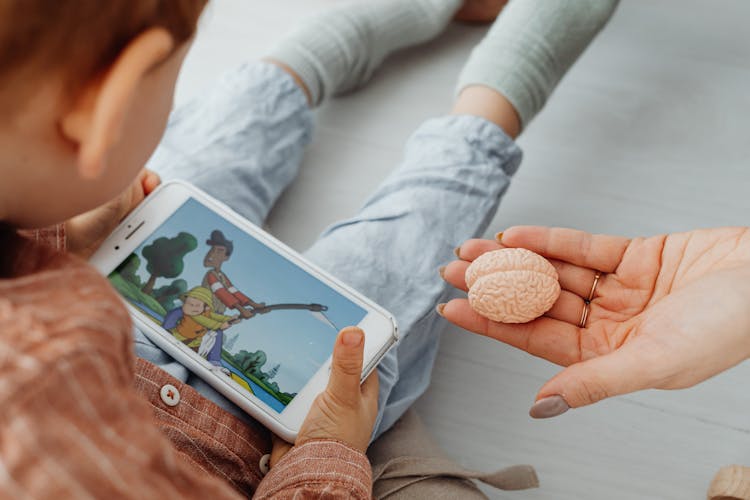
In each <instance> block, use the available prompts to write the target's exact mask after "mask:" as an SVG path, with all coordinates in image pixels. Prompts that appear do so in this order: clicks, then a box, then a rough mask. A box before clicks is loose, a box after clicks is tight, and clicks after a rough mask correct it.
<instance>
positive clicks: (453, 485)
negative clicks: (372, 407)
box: [367, 409, 539, 500]
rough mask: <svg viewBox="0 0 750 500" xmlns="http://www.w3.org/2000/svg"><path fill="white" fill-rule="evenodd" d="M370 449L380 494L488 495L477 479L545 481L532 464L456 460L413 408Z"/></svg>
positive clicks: (518, 485)
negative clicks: (475, 467)
mask: <svg viewBox="0 0 750 500" xmlns="http://www.w3.org/2000/svg"><path fill="white" fill-rule="evenodd" d="M367 454H368V457H369V458H370V463H371V464H372V478H373V481H374V483H373V497H374V498H376V499H385V498H387V499H388V500H399V499H408V498H429V499H430V500H441V499H454V498H461V499H462V500H463V499H466V500H472V499H486V498H487V497H486V496H485V495H484V494H483V493H482V492H481V491H480V490H479V488H477V487H476V485H475V484H474V483H473V482H472V481H471V480H472V479H478V480H479V481H482V482H483V483H485V484H488V485H491V486H494V487H495V488H498V489H501V490H522V489H528V488H536V487H538V486H539V480H538V479H537V475H536V472H535V471H534V468H533V467H531V466H529V465H518V466H514V467H508V468H507V469H503V470H500V471H497V472H493V473H482V472H477V471H472V470H469V469H465V468H463V467H461V466H460V465H458V464H456V463H455V462H453V461H452V460H450V459H448V458H447V457H446V456H445V454H444V453H443V451H442V450H441V449H440V448H439V447H438V445H437V444H436V443H435V442H434V441H433V440H432V438H431V437H430V436H429V434H428V433H427V430H426V429H425V427H424V424H422V422H421V420H420V419H419V417H418V416H417V414H416V412H415V411H414V410H413V409H412V410H409V411H408V412H406V414H405V415H404V416H403V417H401V419H400V420H399V421H398V422H396V424H395V425H394V426H393V427H392V428H391V429H390V430H389V431H388V432H386V433H385V434H383V435H382V436H381V437H380V438H379V439H378V440H377V441H375V442H374V443H373V444H372V445H371V446H370V449H369V450H368V452H367Z"/></svg>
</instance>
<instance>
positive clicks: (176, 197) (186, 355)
mask: <svg viewBox="0 0 750 500" xmlns="http://www.w3.org/2000/svg"><path fill="white" fill-rule="evenodd" d="M190 198H194V199H195V200H197V201H198V202H200V203H202V204H203V205H205V206H207V207H208V208H209V209H211V210H213V211H214V212H216V213H217V214H218V215H219V216H221V217H223V218H224V219H226V220H227V221H228V222H230V223H232V224H234V225H235V226H237V227H238V228H239V229H240V230H243V231H245V232H246V233H248V234H249V235H250V236H251V237H253V238H255V239H257V240H258V241H260V242H261V243H263V244H265V245H266V246H267V247H269V248H270V249H272V250H274V251H275V252H276V253H278V254H279V255H281V256H282V257H285V258H287V259H288V260H290V261H291V262H292V263H294V264H296V265H297V266H299V267H301V268H302V269H304V270H305V271H306V272H308V273H309V274H311V275H312V276H314V277H315V278H317V279H319V280H320V281H322V282H323V283H325V284H327V285H328V286H330V287H331V288H333V289H334V290H336V291H338V292H339V293H341V294H342V295H344V296H345V297H347V298H348V299H349V300H351V301H352V302H354V303H356V304H357V305H359V306H361V307H362V308H363V309H365V310H366V311H367V314H366V316H365V317H364V318H363V319H362V321H361V322H360V323H359V324H358V325H356V326H358V327H359V328H361V329H362V330H364V332H365V357H364V359H365V362H364V368H363V372H362V380H364V379H365V378H366V377H367V375H369V373H370V372H371V371H372V370H373V369H374V368H375V367H376V366H377V363H378V362H379V361H380V359H381V358H382V357H383V356H384V355H385V353H386V352H387V351H388V349H389V348H390V347H391V346H392V345H394V344H395V343H396V342H397V341H398V328H397V326H396V322H395V319H394V318H393V316H392V315H391V314H390V313H389V312H388V311H386V310H385V309H383V308H382V307H380V306H378V305H377V304H375V303H374V302H372V301H371V300H369V299H367V298H366V297H364V296H363V295H362V294H360V293H359V292H357V291H356V290H353V289H352V288H350V287H348V286H347V285H344V284H343V283H341V282H339V281H338V280H336V279H335V278H333V277H332V276H330V275H328V274H327V273H326V272H325V271H323V270H322V269H320V268H319V267H317V266H315V265H314V264H312V263H310V262H307V261H305V260H304V259H303V258H302V257H301V256H299V254H297V253H296V252H295V251H294V250H292V249H291V248H289V247H288V246H286V245H285V244H283V243H282V242H280V241H279V240H277V239H276V238H274V237H273V236H271V235H269V234H268V233H266V232H265V231H263V230H262V229H260V228H259V227H257V226H255V225H254V224H252V223H251V222H249V221H247V220H246V219H244V218H243V217H242V216H241V215H239V214H237V213H236V212H234V211H233V210H232V209H231V208H229V207H228V206H226V205H225V204H223V203H221V202H219V201H217V200H215V199H214V198H212V197H210V196H209V195H207V194H206V193H204V192H203V191H201V190H199V189H198V188H196V187H194V186H193V185H191V184H188V183H186V182H182V181H171V182H168V183H165V184H163V185H162V186H160V187H159V188H158V189H157V190H155V191H154V192H153V193H151V194H150V195H149V196H148V198H147V199H146V200H145V201H144V202H143V203H142V204H141V205H140V206H139V207H138V208H137V209H136V210H135V211H134V212H133V213H131V214H130V215H129V216H128V217H127V218H126V219H125V220H124V221H123V222H122V224H120V226H119V227H118V228H117V229H116V230H115V231H114V232H113V233H112V234H111V235H110V236H109V237H108V238H107V239H106V240H105V241H104V243H102V245H101V247H100V248H99V250H98V251H97V252H96V253H95V254H94V256H93V257H92V258H91V260H90V262H91V264H92V265H94V266H95V267H96V268H97V269H98V270H99V271H100V272H101V273H102V274H104V275H105V276H108V275H109V274H110V273H111V272H112V271H113V270H114V269H115V268H116V267H117V266H118V265H120V264H121V263H122V261H123V260H124V259H125V258H126V257H127V256H128V255H130V254H131V253H132V252H133V251H134V250H135V249H137V248H138V246H140V245H141V243H143V241H144V240H146V239H147V238H148V237H149V236H151V235H152V234H153V233H154V231H156V230H157V229H158V228H159V226H161V225H162V224H163V223H164V222H165V221H166V220H167V219H168V218H169V217H171V216H172V214H174V212H175V211H176V210H177V209H178V208H179V207H180V206H182V205H183V204H184V203H185V202H186V201H187V200H188V199H190ZM124 302H125V303H126V305H127V307H128V309H129V310H130V312H131V314H132V316H133V318H134V320H135V322H136V324H137V326H138V327H139V328H141V329H142V331H143V333H144V334H146V335H147V336H148V337H149V339H151V340H152V341H153V342H154V343H155V344H157V345H158V346H159V347H161V348H162V349H163V350H164V351H166V352H167V353H168V354H169V355H170V356H172V357H173V358H175V359H177V360H178V361H180V362H181V363H182V364H183V365H185V366H186V367H187V368H188V369H189V370H190V371H192V372H193V373H195V374H196V375H198V376H199V377H200V378H202V379H203V380H205V381H206V382H208V383H209V384H210V385H211V386H213V387H214V388H215V389H216V390H217V391H219V392H220V393H222V394H223V395H224V396H226V397H227V398H228V399H229V400H231V401H233V402H234V403H235V404H237V405H238V406H239V407H240V408H242V409H243V410H245V411H246V412H247V413H249V414H250V415H252V416H253V417H255V418H256V419H257V420H258V421H259V422H261V423H262V424H263V425H265V426H266V427H268V428H269V429H271V430H272V431H273V432H274V433H276V434H277V435H279V436H280V437H282V438H284V439H286V440H287V441H290V442H293V441H294V439H295V438H296V435H297V432H298V430H299V428H300V426H301V424H302V421H303V420H304V418H305V416H306V415H307V413H308V411H309V409H310V406H311V405H312V402H313V400H314V399H315V397H316V396H317V395H318V394H319V393H320V392H321V391H322V390H323V389H325V386H326V384H327V383H328V373H329V370H330V364H331V358H330V356H329V358H328V360H327V361H326V362H325V363H324V364H323V365H322V366H321V368H320V369H319V370H318V371H317V372H316V373H315V375H313V377H312V378H311V379H310V380H309V381H308V383H307V384H306V385H305V386H304V387H303V388H302V389H301V390H300V391H299V393H298V394H297V396H296V397H295V398H294V399H293V400H292V401H291V402H290V403H289V405H287V407H286V408H285V409H284V411H283V412H281V413H278V412H276V410H274V409H272V408H271V407H270V406H268V405H266V404H265V403H264V402H263V401H261V400H260V399H258V398H256V397H254V396H252V395H250V394H247V393H246V392H245V391H244V388H242V386H240V385H239V384H237V383H236V382H234V380H232V379H228V378H227V377H225V376H223V375H217V374H216V373H214V372H213V371H211V370H209V367H210V366H211V365H210V363H208V362H207V361H205V360H204V359H202V358H198V357H197V355H195V353H193V352H192V351H191V350H189V349H188V348H187V347H185V346H184V345H183V344H182V343H181V342H179V341H177V340H176V339H175V338H174V337H173V336H172V335H171V334H169V333H168V332H166V331H164V330H161V329H159V328H158V327H157V326H156V325H155V324H154V323H153V321H151V320H149V319H147V318H146V316H145V315H144V314H143V313H142V312H140V311H139V310H138V309H136V308H135V307H133V306H131V305H130V304H129V303H128V302H127V301H124ZM196 358H198V359H196Z"/></svg>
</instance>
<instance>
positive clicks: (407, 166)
mask: <svg viewBox="0 0 750 500" xmlns="http://www.w3.org/2000/svg"><path fill="white" fill-rule="evenodd" d="M464 3H466V4H469V3H473V2H471V1H467V2H462V1H461V0H409V1H394V0H389V1H382V2H369V1H368V2H364V3H362V4H357V5H352V6H351V7H346V8H344V9H343V10H339V11H336V12H334V13H331V14H328V15H325V16H322V17H321V18H318V19H315V20H313V21H311V22H310V23H308V24H307V26H306V27H304V28H302V29H301V30H299V31H298V32H296V33H295V34H294V35H293V36H292V37H290V38H288V39H287V41H286V42H285V43H283V44H282V45H281V46H280V47H279V48H278V49H277V50H275V51H274V52H273V53H272V55H271V57H270V58H269V61H268V62H265V63H259V64H253V65H245V66H243V67H241V68H239V69H238V70H236V71H234V72H232V73H230V74H229V75H227V76H226V77H225V78H224V79H223V80H222V81H221V82H220V84H219V85H218V86H217V87H216V88H215V89H214V90H213V91H211V92H209V93H208V94H207V95H205V96H203V97H201V98H200V99H197V100H195V101H193V102H190V103H188V104H187V105H186V106H184V107H182V108H181V109H178V110H176V111H175V112H174V113H173V114H172V116H171V118H170V121H169V125H168V129H167V133H166V135H165V137H164V138H163V140H162V142H161V144H160V146H159V148H158V149H157V150H156V152H155V154H154V155H153V157H152V158H151V161H150V166H151V167H152V168H154V169H155V170H157V171H158V172H159V174H160V175H162V176H163V177H164V178H176V177H181V178H187V179H189V180H191V181H193V182H194V183H196V184H197V185H199V186H201V187H202V188H204V189H206V190H207V191H209V192H212V193H213V194H215V195H219V196H220V197H221V198H222V199H223V200H224V201H226V202H227V203H228V204H230V205H232V206H233V208H234V209H235V210H237V211H239V212H241V213H242V214H244V215H245V216H246V217H248V218H249V219H250V220H252V221H254V222H256V223H258V222H261V221H262V219H263V218H264V217H265V216H266V214H267V213H268V211H269V210H270V208H271V206H272V205H273V203H274V201H275V199H276V198H277V197H278V195H279V194H280V193H281V192H282V191H283V189H284V187H285V186H286V185H287V184H288V183H289V182H290V181H291V179H292V178H293V177H294V175H295V173H296V170H297V167H298V165H299V162H300V159H301V156H302V151H303V147H304V145H305V144H306V143H307V142H308V140H309V137H310V134H311V128H312V113H311V110H310V106H311V105H313V106H314V105H317V104H319V103H320V102H322V101H323V100H324V99H325V98H326V97H328V96H331V95H334V94H337V93H339V92H342V91H347V90H350V89H353V88H356V87H357V86H359V85H362V84H363V83H365V82H366V81H367V79H368V78H369V77H370V75H372V73H373V71H374V70H375V69H376V68H377V66H378V65H379V64H380V62H381V61H382V60H383V59H384V58H385V57H386V56H387V55H388V54H389V53H390V52H392V51H394V50H396V49H399V48H401V47H405V46H408V45H411V44H415V43H418V42H422V41H426V40H428V39H430V38H432V37H434V36H436V35H437V34H438V33H440V32H441V31H442V30H443V28H444V27H445V26H446V25H447V23H448V22H449V21H450V19H451V18H452V16H453V15H454V14H455V12H456V11H457V10H458V9H459V8H460V7H462V4H464ZM477 3H484V2H477ZM498 3H499V4H502V3H503V2H498ZM551 4H554V5H551ZM613 5H614V1H603V0H566V1H559V2H547V1H546V0H514V1H513V2H511V4H510V6H509V8H508V11H507V12H506V14H503V16H501V17H500V19H499V20H498V22H497V24H496V26H495V28H493V30H492V31H491V32H490V33H489V35H488V37H487V38H486V39H485V41H484V42H482V44H480V46H479V47H478V48H477V50H476V51H475V52H474V54H473V55H472V58H471V60H470V62H469V64H468V65H467V69H466V71H465V72H464V73H463V75H462V78H461V82H462V84H461V88H462V91H461V93H460V95H459V98H458V100H457V102H456V105H455V107H454V115H452V116H448V117H444V118H440V119H437V120H432V121H429V122H427V123H426V124H425V125H424V126H423V127H421V128H420V130H418V131H417V133H416V134H415V135H414V136H413V137H412V138H411V139H410V141H409V143H408V144H407V147H406V154H405V158H404V161H403V163H402V164H401V165H400V166H399V167H398V168H397V169H396V170H395V171H394V172H393V174H392V175H391V177H390V178H389V179H387V180H386V181H385V183H384V184H383V185H382V186H381V187H380V188H379V189H378V190H377V191H376V192H375V194H374V195H373V196H372V198H371V199H370V200H369V201H368V202H367V203H366V205H365V207H364V208H363V210H362V211H361V212H360V213H359V214H358V215H357V216H355V217H354V218H352V219H350V220H347V221H344V222H342V223H340V224H337V225H335V226H333V227H331V228H329V229H328V230H327V231H326V232H325V233H324V234H323V236H322V237H321V239H320V240H319V241H318V242H317V243H316V244H315V245H314V246H313V247H312V248H311V249H310V250H309V251H308V252H307V257H308V258H310V259H311V260H313V261H315V262H318V263H319V264H320V265H322V266H323V267H325V268H327V269H328V270H329V271H331V272H332V273H333V274H334V275H337V276H339V277H340V278H342V279H344V280H346V281H347V282H348V283H349V284H350V285H352V286H354V287H355V288H358V289H359V290H361V291H362V292H364V293H365V294H367V295H369V296H370V297H372V298H373V299H375V300H376V301H378V302H380V303H381V304H382V305H383V306H385V307H386V308H388V309H390V310H391V311H392V312H393V313H394V314H395V315H396V317H397V319H398V321H399V324H400V327H401V331H402V335H403V341H402V342H401V344H400V346H399V347H398V349H397V350H393V351H391V352H390V353H389V354H388V356H387V357H386V358H385V359H384V360H383V362H382V363H381V365H380V366H379V369H378V372H377V375H374V376H371V377H370V378H368V379H367V380H366V381H365V382H364V383H363V384H362V385H361V386H360V384H359V376H360V373H361V367H362V348H363V332H361V331H360V330H358V329H355V328H347V329H344V330H343V331H342V332H341V333H340V335H339V338H338V339H337V341H336V344H335V346H334V352H333V365H332V372H331V377H330V382H329V385H328V388H327V389H326V390H325V391H324V392H323V393H322V394H321V395H320V396H319V397H318V398H317V399H316V401H315V403H314V405H313V407H312V409H311V411H310V413H309V415H308V417H307V419H306V421H305V423H304V424H303V426H302V429H301V430H300V433H299V437H298V439H297V441H296V443H295V445H294V447H292V448H291V450H289V449H288V448H287V447H284V446H283V445H278V446H276V447H275V448H274V456H273V458H272V460H271V461H272V462H274V465H273V468H272V469H271V470H270V472H269V471H268V466H267V465H268V458H269V457H268V454H267V452H268V451H269V450H270V448H271V444H270V436H269V434H268V431H267V430H265V429H263V428H262V427H261V426H260V425H258V424H257V422H255V421H253V420H252V419H250V418H249V417H248V416H247V415H245V414H244V413H242V412H241V411H239V410H238V409H237V408H236V407H234V406H233V405H231V404H230V403H229V402H228V401H226V400H225V399H223V398H221V397H220V396H219V395H218V394H217V393H215V392H214V391H213V390H212V389H211V388H210V387H208V386H207V385H206V384H205V383H202V381H201V380H199V379H196V378H194V377H191V376H189V374H188V372H187V370H186V369H185V368H184V367H182V366H181V365H179V364H178V363H176V362H175V361H174V360H172V359H170V358H169V357H168V356H166V355H165V354H164V353H163V352H162V351H161V350H159V349H158V348H157V347H156V346H154V345H153V344H151V343H150V342H149V341H148V340H147V339H146V338H145V337H143V336H142V335H140V334H139V333H138V332H136V350H137V354H138V356H139V358H138V359H135V360H134V359H133V357H132V350H131V343H130V342H131V336H130V335H131V332H130V323H129V319H128V315H127V312H126V310H125V309H124V308H123V306H122V303H121V301H120V300H119V298H118V297H117V295H116V294H115V292H114V291H113V290H112V289H111V288H109V286H108V285H107V283H106V280H104V279H103V278H102V277H100V276H98V275H97V273H96V272H95V271H94V270H93V269H92V268H90V267H89V266H87V265H86V264H85V263H84V262H83V261H81V260H78V259H76V258H75V257H73V256H71V255H70V254H64V253H56V252H53V251H52V250H50V249H47V248H45V247H43V246H40V245H39V244H37V243H36V242H34V241H32V240H30V239H28V238H21V237H20V236H19V234H18V233H17V232H16V231H15V228H40V227H44V226H49V225H53V224H59V223H60V222H62V221H64V220H65V219H68V218H71V217H73V218H72V219H71V220H70V221H69V222H68V223H67V224H66V225H65V228H64V230H63V229H62V228H60V227H59V226H58V228H57V229H55V230H54V231H52V232H49V231H48V232H47V233H46V234H47V235H48V236H51V237H52V238H51V239H52V242H53V243H55V244H56V245H57V246H58V247H59V246H61V244H62V243H64V242H66V241H67V243H68V244H69V247H70V249H71V250H74V251H77V252H79V253H82V254H86V253H90V252H91V251H93V250H94V249H95V248H96V247H97V245H98V243H99V241H101V239H102V238H103V237H105V236H106V234H107V233H108V232H109V230H111V228H112V227H113V226H114V225H115V224H116V223H117V220H118V219H119V218H120V217H121V216H122V215H124V214H125V213H127V211H128V210H130V209H131V208H132V207H134V206H135V205H136V204H137V203H138V202H139V201H140V199H142V198H143V196H144V195H146V194H148V192H150V191H151V190H152V189H153V188H154V187H155V185H157V184H158V182H159V180H158V177H156V176H155V175H154V174H150V173H148V172H146V173H139V171H141V169H142V166H143V164H144V162H145V161H146V160H147V159H148V158H149V156H151V153H152V151H153V149H154V147H155V146H156V145H157V143H158V141H159V138H160V136H161V134H162V131H163V129H164V125H165V123H166V118H167V114H168V112H169V108H170V103H171V97H172V93H173V88H174V82H175V79H176V77H177V73H178V70H179V68H180V65H181V63H182V60H183V58H184V56H185V54H186V52H187V50H188V47H189V40H190V38H191V36H192V33H193V31H194V27H195V21H196V19H197V17H198V15H199V13H200V11H201V9H202V7H203V1H202V0H169V1H166V0H164V1H158V0H128V1H127V2H125V1H121V0H111V1H108V2H99V1H95V0H77V1H75V0H58V1H56V2H48V1H46V0H2V1H0V54H1V55H0V78H1V79H2V86H3V87H2V88H3V93H2V95H0V108H2V114H0V116H2V117H3V119H2V122H1V123H0V172H1V173H2V174H3V178H4V179H5V181H4V182H3V183H2V185H0V221H3V225H2V226H3V227H2V229H1V230H0V243H2V245H0V248H2V256H1V258H0V276H2V278H3V279H2V280H0V320H2V321H3V332H2V335H0V412H2V421H3V425H2V426H0V457H2V459H1V460H0V464H2V465H0V472H1V473H0V492H2V495H3V496H9V497H24V496H30V497H45V498H69V497H85V496H90V497H96V498H108V497H133V498H152V497H153V498H156V497H159V498H164V497H179V498H205V497H211V498H237V497H238V495H239V493H243V494H245V495H251V494H254V495H256V496H257V497H259V498H267V497H284V498H291V497H297V496H301V497H307V496H319V495H324V494H325V495H328V496H330V497H338V498H366V497H369V496H370V494H371V479H372V478H371V470H370V467H369V463H368V461H367V458H366V456H365V455H364V451H365V449H366V448H367V447H368V445H369V443H370V440H371V438H373V437H377V436H380V435H381V434H382V433H383V432H384V431H386V430H387V429H388V428H389V427H391V426H392V425H393V423H394V422H396V420H398V419H399V417H400V416H401V415H402V414H403V413H404V411H406V409H407V408H408V407H409V406H410V405H411V404H412V403H413V402H414V401H415V399H416V398H417V397H419V395H421V394H422V392H423V391H424V390H425V388H426V387H427V385H428V382H429V376H430V371H431V367H432V364H433V362H434V358H435V354H436V352H437V338H438V337H437V336H436V334H435V331H436V330H437V329H438V328H439V326H440V324H439V318H438V316H437V314H435V312H434V310H433V309H434V304H436V303H438V302H440V301H444V300H445V298H446V297H447V295H448V293H450V292H449V291H448V289H447V286H445V285H444V284H443V283H441V282H440V280H439V279H437V277H436V276H434V273H435V268H436V267H437V266H438V265H439V264H440V263H443V262H445V261H447V260H448V258H449V256H450V253H451V249H452V247H453V246H454V243H455V242H460V241H464V240H465V239H467V238H469V237H471V236H475V235H478V234H481V233H482V232H483V231H484V230H485V228H486V225H487V223H488V221H489V220H490V218H491V217H492V215H493V213H494V211H495V209H496V207H497V204H498V202H499V199H500V197H501V195H502V194H503V193H504V192H505V190H506V189H507V186H508V183H509V180H510V176H511V175H512V174H513V173H514V172H515V170H516V169H517V167H518V164H519V162H520V158H521V153H520V150H519V149H518V147H517V146H516V145H515V143H514V142H513V140H512V138H513V137H515V135H517V133H518V132H519V131H520V129H521V126H522V125H526V124H527V123H528V121H529V120H530V119H531V118H532V117H533V115H534V114H535V113H536V112H537V111H538V110H539V109H540V108H541V106H542V105H543V104H544V101H545V99H546V97H547V95H548V94H549V92H551V90H552V88H554V85H555V84H556V82H557V81H558V80H559V78H560V77H561V76H562V75H563V74H564V72H565V71H566V70H567V68H568V67H569V66H570V64H572V62H573V61H574V60H575V58H576V57H577V56H578V54H579V53H580V52H581V51H582V50H583V48H585V46H586V44H587V43H588V41H589V40H590V39H591V38H592V37H593V36H594V35H595V33H596V32H597V31H598V29H599V28H600V27H601V26H602V25H603V24H604V22H605V21H606V19H607V18H608V16H609V15H610V13H611V11H612V7H613ZM511 42H512V43H511ZM134 178H135V181H133V179H134ZM128 184H130V187H129V188H127V189H126V186H128ZM217 186H221V191H220V192H217V191H216V187H217ZM123 190H125V192H124V194H121V195H120V193H122V191H123ZM113 199H114V201H108V200H113ZM102 204H105V205H103V206H102V208H99V209H96V210H93V211H91V212H86V211H87V210H91V209H92V208H93V207H96V206H99V205H102ZM79 214H83V215H79ZM467 215H468V217H467ZM66 231H67V239H66V238H65V236H66ZM44 235H45V233H40V232H36V233H34V236H35V237H36V238H37V240H40V239H42V237H43V236H44ZM404 269H410V270H411V272H410V274H409V276H406V275H404V273H403V270H404ZM378 382H379V383H380V386H379V387H380V389H379V390H378ZM378 403H379V404H378ZM264 454H265V455H264ZM390 473H391V474H392V476H391V479H393V478H394V477H395V478H396V479H398V477H399V476H398V474H399V473H400V474H402V476H401V477H409V478H411V477H419V476H423V475H425V474H424V473H420V472H418V471H417V472H415V471H410V470H407V471H404V470H403V468H402V469H399V468H395V469H394V470H393V471H390ZM266 474H267V475H266ZM264 475H265V477H264ZM433 475H434V474H433ZM459 482H460V483H461V484H462V485H463V486H459V488H465V486H466V483H465V482H462V481H459ZM411 483H414V480H413V479H409V480H408V481H407V484H405V485H401V486H399V488H400V491H402V492H406V493H405V494H407V495H412V496H414V495H417V493H415V490H414V489H413V486H410V484H411ZM423 483H424V484H426V485H428V486H429V480H427V481H424V482H423ZM449 483H450V482H448V484H449ZM442 485H443V487H444V488H447V486H446V481H443V482H442ZM410 488H412V489H410ZM407 490H408V491H407ZM462 491H464V490H462ZM464 492H465V491H464ZM465 493H466V492H465ZM476 494H477V492H476V490H471V491H470V492H468V493H466V495H476ZM448 495H449V496H450V495H451V494H450V492H449V493H448ZM464 497H468V496H464Z"/></svg>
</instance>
